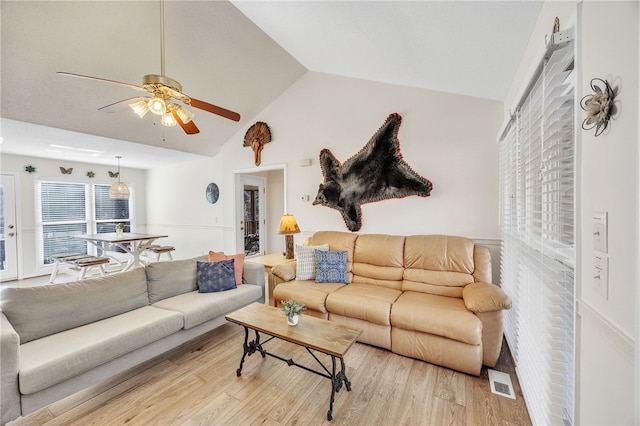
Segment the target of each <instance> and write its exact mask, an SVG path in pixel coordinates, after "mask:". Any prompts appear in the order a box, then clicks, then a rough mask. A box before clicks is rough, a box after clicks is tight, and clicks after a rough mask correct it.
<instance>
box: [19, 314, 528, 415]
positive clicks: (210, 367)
mask: <svg viewBox="0 0 640 426" xmlns="http://www.w3.org/2000/svg"><path fill="white" fill-rule="evenodd" d="M243 339H244V332H243V329H242V327H240V326H238V325H235V324H231V323H228V324H225V325H223V326H222V327H220V328H218V329H216V330H214V331H212V332H210V333H208V334H207V335H205V336H203V337H201V338H199V339H197V340H196V341H193V342H190V343H189V344H187V345H185V346H183V347H182V348H180V349H177V350H174V351H172V352H170V353H169V354H165V355H164V356H162V357H160V358H158V359H156V360H154V361H152V362H149V363H147V364H146V365H145V366H144V367H141V368H138V369H136V370H135V371H134V372H132V373H128V374H123V375H121V376H120V377H118V378H115V379H114V380H112V381H111V382H110V383H108V384H102V385H98V386H95V387H93V388H90V389H88V390H86V391H82V392H80V393H78V394H76V395H73V396H71V397H69V398H67V399H65V400H63V401H59V402H57V403H54V404H52V405H50V406H48V407H45V408H43V409H41V410H39V411H36V412H35V413H32V414H30V415H28V416H26V417H23V418H20V419H17V420H16V421H14V422H11V423H9V425H10V426H22V425H47V426H49V425H82V426H85V425H253V424H264V425H285V424H287V425H293V424H297V425H306V424H327V425H329V424H333V425H530V424H531V422H530V419H529V415H528V412H527V409H526V406H525V403H524V400H523V397H522V392H521V390H520V386H519V384H518V382H517V379H516V376H515V373H514V370H513V363H512V360H511V356H510V355H509V352H508V350H507V349H506V348H504V347H503V351H502V354H501V357H500V360H499V362H498V365H497V366H496V367H495V368H494V369H495V370H498V371H502V372H505V373H509V374H510V375H511V380H512V381H513V385H514V389H515V392H516V400H512V399H509V398H506V397H503V396H498V395H495V394H492V393H491V391H490V388H489V381H488V375H487V370H486V367H485V368H483V370H482V374H481V376H480V377H474V376H469V375H466V374H462V373H458V372H455V371H452V370H449V369H446V368H442V367H437V366H434V365H431V364H428V363H426V362H422V361H417V360H414V359H410V358H406V357H403V356H400V355H396V354H393V353H391V352H389V351H386V350H383V349H379V348H375V347H372V346H368V345H364V344H359V343H356V344H355V345H354V346H353V347H352V348H351V349H350V350H349V352H348V353H347V355H346V356H345V361H346V364H347V376H348V377H349V379H350V380H351V383H352V391H351V392H347V391H346V389H345V388H344V387H343V388H342V390H341V391H340V392H339V393H338V394H337V395H336V401H335V404H334V409H333V421H332V422H328V421H327V410H328V407H329V395H330V392H331V385H330V381H329V380H328V379H326V378H324V377H320V376H317V375H315V374H312V373H309V372H307V371H304V370H302V369H300V368H297V367H293V366H292V367H290V366H288V365H287V364H286V363H284V362H281V361H279V360H277V359H274V358H271V357H267V358H265V359H263V358H261V357H260V355H259V354H258V353H256V354H253V355H252V356H250V357H248V358H247V359H246V361H245V364H244V368H243V371H242V376H241V377H237V376H236V369H237V368H238V365H239V361H240V357H241V355H242V342H243ZM267 345H268V346H266V348H267V349H268V350H269V351H273V352H276V353H279V354H284V355H286V356H287V357H289V356H291V357H292V358H293V359H294V360H295V361H296V362H299V363H302V364H305V365H308V366H310V367H314V368H315V367H316V365H315V361H314V360H313V359H312V358H311V357H310V356H309V355H308V354H307V352H306V351H305V350H304V349H303V348H300V347H298V346H295V345H292V344H290V343H286V342H282V341H279V340H273V341H271V342H269V343H268V344H267ZM505 346H506V345H505ZM318 356H319V357H321V359H323V358H322V354H318ZM306 360H308V362H307V361H306Z"/></svg>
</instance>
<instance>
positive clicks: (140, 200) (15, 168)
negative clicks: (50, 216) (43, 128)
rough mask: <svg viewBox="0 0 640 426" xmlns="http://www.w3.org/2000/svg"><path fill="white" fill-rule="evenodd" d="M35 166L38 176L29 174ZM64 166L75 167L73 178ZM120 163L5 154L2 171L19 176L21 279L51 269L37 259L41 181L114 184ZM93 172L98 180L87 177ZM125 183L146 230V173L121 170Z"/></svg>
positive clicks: (141, 226)
mask: <svg viewBox="0 0 640 426" xmlns="http://www.w3.org/2000/svg"><path fill="white" fill-rule="evenodd" d="M29 165H32V166H34V167H35V168H36V172H35V173H27V172H26V171H25V167H26V166H29ZM60 166H62V167H64V168H69V167H73V172H72V174H70V175H63V174H62V173H60ZM116 170H117V164H114V165H113V166H103V165H98V164H88V163H80V162H74V161H61V160H48V159H44V158H36V157H22V156H17V155H7V154H2V159H1V166H0V171H2V172H8V173H12V174H15V176H16V193H17V194H16V197H17V198H18V204H17V206H16V208H17V210H18V212H17V213H18V215H19V218H20V219H19V220H20V223H19V228H18V244H19V246H18V261H19V265H18V277H19V278H28V277H33V276H38V275H42V274H47V273H49V272H50V268H51V267H50V266H49V267H46V268H39V267H38V264H37V263H38V262H37V259H36V253H37V252H38V249H37V237H36V209H35V200H36V193H35V188H36V183H37V180H38V179H50V180H57V181H61V182H65V181H70V182H88V183H94V184H95V183H102V184H108V185H110V184H112V183H113V182H114V181H115V179H113V178H110V177H109V173H108V171H116ZM89 171H93V172H94V173H95V177H94V178H89V177H87V172H89ZM120 173H121V175H122V177H121V180H122V181H123V182H125V183H126V184H127V185H128V186H129V187H130V188H131V191H132V194H133V198H132V206H133V211H132V213H133V214H135V219H136V223H137V228H136V231H137V232H145V231H146V207H145V200H144V196H145V195H144V194H145V192H146V173H145V171H144V170H138V169H130V168H125V167H120Z"/></svg>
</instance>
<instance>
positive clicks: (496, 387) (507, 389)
mask: <svg viewBox="0 0 640 426" xmlns="http://www.w3.org/2000/svg"><path fill="white" fill-rule="evenodd" d="M488 372H489V385H490V386H491V392H492V393H495V394H496V395H501V396H506V397H507V398H511V399H516V394H515V393H514V392H513V384H511V376H509V375H508V374H507V373H501V372H500V371H496V370H491V369H489V370H488Z"/></svg>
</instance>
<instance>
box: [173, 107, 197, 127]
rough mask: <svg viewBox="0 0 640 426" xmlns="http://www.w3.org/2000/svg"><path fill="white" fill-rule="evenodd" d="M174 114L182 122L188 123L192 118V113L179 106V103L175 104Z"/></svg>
mask: <svg viewBox="0 0 640 426" xmlns="http://www.w3.org/2000/svg"><path fill="white" fill-rule="evenodd" d="M175 109H176V114H178V117H180V120H182V122H183V123H185V124H186V123H188V122H190V121H191V120H193V117H194V114H193V113H192V112H191V111H189V110H188V109H186V108H183V107H181V106H180V105H176V107H175Z"/></svg>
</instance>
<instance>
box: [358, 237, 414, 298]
mask: <svg viewBox="0 0 640 426" xmlns="http://www.w3.org/2000/svg"><path fill="white" fill-rule="evenodd" d="M404 240H405V237H402V236H397V235H383V234H366V235H360V236H358V239H357V240H356V245H355V249H354V255H353V280H352V282H354V283H363V284H371V285H378V286H383V287H390V288H395V289H400V288H401V286H402V273H403V271H404ZM381 248H384V249H381Z"/></svg>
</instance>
